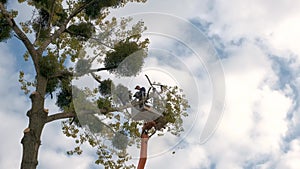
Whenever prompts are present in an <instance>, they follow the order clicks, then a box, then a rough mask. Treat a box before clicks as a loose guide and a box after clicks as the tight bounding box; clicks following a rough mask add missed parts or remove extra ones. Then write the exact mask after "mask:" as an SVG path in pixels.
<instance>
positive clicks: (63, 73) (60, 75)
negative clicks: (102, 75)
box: [49, 66, 118, 82]
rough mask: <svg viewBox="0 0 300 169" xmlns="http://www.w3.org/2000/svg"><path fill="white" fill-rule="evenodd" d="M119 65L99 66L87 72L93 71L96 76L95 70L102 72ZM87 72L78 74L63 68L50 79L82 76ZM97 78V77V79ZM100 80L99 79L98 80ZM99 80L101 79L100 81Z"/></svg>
mask: <svg viewBox="0 0 300 169" xmlns="http://www.w3.org/2000/svg"><path fill="white" fill-rule="evenodd" d="M117 67H118V66H111V67H104V68H97V69H90V70H89V71H88V72H87V73H85V74H88V73H91V74H92V76H93V77H94V76H95V74H94V72H100V71H103V70H112V69H115V68H117ZM85 74H76V73H73V72H70V71H67V70H63V71H60V72H57V73H55V74H54V75H52V76H50V77H49V79H53V78H63V77H71V76H75V77H78V76H82V75H85ZM95 80H97V79H95ZM97 81H98V80H97ZM98 82H99V81H98Z"/></svg>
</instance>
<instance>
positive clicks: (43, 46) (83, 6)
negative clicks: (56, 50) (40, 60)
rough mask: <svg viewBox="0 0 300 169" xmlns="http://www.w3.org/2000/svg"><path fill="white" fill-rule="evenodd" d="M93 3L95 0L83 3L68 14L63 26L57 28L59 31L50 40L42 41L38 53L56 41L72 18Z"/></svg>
mask: <svg viewBox="0 0 300 169" xmlns="http://www.w3.org/2000/svg"><path fill="white" fill-rule="evenodd" d="M94 2H95V0H92V1H90V2H88V3H84V4H82V5H80V6H79V7H78V8H76V9H75V10H74V11H73V12H72V13H71V14H70V16H69V17H68V18H67V19H66V20H65V21H64V22H63V24H62V25H61V26H60V27H59V29H58V30H56V31H55V32H54V33H53V35H52V36H51V37H50V38H48V39H47V40H45V41H44V43H43V44H42V45H41V46H40V47H39V49H38V52H39V53H42V52H43V51H44V50H45V49H46V47H47V46H48V45H49V44H50V43H51V42H52V41H53V40H55V39H57V38H58V37H59V36H60V35H61V34H62V33H63V32H64V31H65V30H66V29H67V25H68V23H69V22H70V20H71V19H72V18H74V17H75V16H76V15H77V14H79V13H80V12H82V11H83V10H84V9H85V8H86V7H88V6H89V5H91V4H92V3H94Z"/></svg>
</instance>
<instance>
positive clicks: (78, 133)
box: [0, 0, 188, 169]
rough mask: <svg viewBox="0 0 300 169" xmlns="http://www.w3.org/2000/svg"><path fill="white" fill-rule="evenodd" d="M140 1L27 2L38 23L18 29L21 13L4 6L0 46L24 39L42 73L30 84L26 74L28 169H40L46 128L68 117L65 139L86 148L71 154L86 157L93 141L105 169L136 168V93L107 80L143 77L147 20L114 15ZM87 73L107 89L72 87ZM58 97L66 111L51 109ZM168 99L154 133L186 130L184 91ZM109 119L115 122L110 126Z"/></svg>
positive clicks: (169, 92)
mask: <svg viewBox="0 0 300 169" xmlns="http://www.w3.org/2000/svg"><path fill="white" fill-rule="evenodd" d="M134 1H135V2H145V1H146V0H19V3H27V5H29V6H31V7H32V8H34V10H33V13H32V17H31V18H28V20H27V21H22V22H20V23H17V22H16V21H15V18H16V16H17V15H18V11H17V10H15V9H13V10H10V9H8V8H7V5H8V4H7V3H8V2H7V1H6V0H0V11H1V12H0V30H1V31H0V41H5V40H7V39H10V38H17V39H19V40H20V42H21V43H23V44H24V46H25V47H26V49H27V51H26V52H25V54H24V59H25V60H26V61H27V60H28V59H31V60H32V63H33V65H32V66H33V67H34V70H35V79H34V81H28V80H27V79H25V78H24V77H25V76H24V75H25V73H24V72H23V71H22V70H20V79H19V82H20V83H21V85H22V87H21V89H22V90H24V92H25V94H29V97H30V99H31V108H30V110H28V111H27V113H26V115H27V116H28V120H29V125H28V127H27V128H26V129H25V130H24V136H23V138H22V141H21V143H22V145H23V156H22V162H21V168H22V169H34V168H36V167H37V165H38V152H39V147H40V145H41V134H42V131H43V129H44V127H45V124H47V123H50V122H53V121H57V120H61V119H66V120H65V121H64V122H63V128H62V130H63V133H64V134H65V135H66V136H67V137H72V138H74V140H75V142H76V143H77V144H78V146H77V147H75V148H74V150H71V151H68V154H70V155H71V154H74V153H75V154H81V153H82V150H81V149H80V145H82V144H84V143H85V142H87V143H88V144H89V145H91V146H92V147H95V148H96V149H97V155H98V159H97V160H96V163H97V164H101V165H104V166H105V168H132V167H134V165H133V164H129V163H128V161H129V160H130V155H129V154H128V153H127V152H126V147H127V146H131V145H134V143H136V141H137V140H139V139H140V136H141V134H140V133H139V129H140V128H141V127H142V126H143V122H142V121H137V120H130V119H128V118H127V117H128V112H127V111H126V104H127V103H129V102H131V97H128V95H130V94H131V92H130V91H129V90H128V89H127V88H126V87H125V86H122V85H120V84H119V85H116V86H115V85H114V83H113V81H112V80H110V79H103V78H104V77H102V76H101V74H99V72H102V71H108V72H109V73H110V74H114V75H116V76H118V77H123V76H135V75H137V74H138V73H139V72H140V70H141V68H142V66H143V63H144V58H145V57H146V56H147V45H148V43H149V40H148V39H143V38H142V35H141V34H142V32H143V31H144V30H145V29H146V27H145V26H144V24H143V22H141V21H140V22H137V23H134V24H133V23H131V22H130V21H131V19H130V18H121V19H119V20H117V19H116V18H114V17H113V18H108V17H107V16H108V15H109V10H110V9H112V8H120V7H123V6H124V5H125V4H126V3H128V2H134ZM62 4H64V5H62ZM31 37H34V38H31ZM32 39H33V40H32ZM91 51H92V52H91ZM90 53H93V54H90ZM128 58H130V59H128ZM94 65H102V66H103V67H96V68H93V66H94ZM86 75H89V76H90V77H92V78H93V79H94V80H95V81H97V82H99V87H98V88H95V89H87V88H80V87H78V86H77V87H76V86H74V85H72V80H76V79H78V78H80V77H84V76H86ZM53 94H56V95H57V97H55V98H56V99H57V100H56V104H57V106H59V107H60V109H61V112H58V113H53V112H50V111H49V110H48V109H46V108H45V99H46V98H49V97H47V96H51V97H50V98H53ZM161 97H162V98H163V100H164V108H163V109H162V114H163V115H162V116H160V117H159V118H157V119H155V122H156V123H155V124H156V125H155V126H154V129H153V130H155V131H157V130H158V131H161V132H164V131H166V130H167V131H168V132H171V133H172V134H174V135H178V134H179V133H180V132H182V131H183V128H182V117H183V116H186V115H187V113H186V108H187V107H188V104H187V101H186V99H185V98H184V95H183V94H182V91H181V90H179V89H178V88H177V87H166V90H165V92H163V94H162V96H161ZM124 106H125V107H124ZM157 108H158V109H159V107H157ZM160 109H161V108H160ZM118 112H119V113H118ZM120 113H121V114H120ZM123 115H124V117H126V118H123ZM101 119H112V120H110V121H109V122H108V123H104V122H103V120H101ZM124 119H125V120H124ZM165 129H166V130H165ZM99 135H100V136H99ZM128 138H131V139H128ZM106 139H110V140H111V146H109V145H105V144H103V141H105V140H106ZM111 147H114V148H111Z"/></svg>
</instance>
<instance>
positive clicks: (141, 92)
mask: <svg viewBox="0 0 300 169" xmlns="http://www.w3.org/2000/svg"><path fill="white" fill-rule="evenodd" d="M134 89H135V90H138V91H137V92H136V93H135V94H134V95H133V97H135V98H137V99H139V102H141V103H140V108H142V106H143V105H144V102H145V98H146V89H145V88H144V87H140V86H139V85H137V86H136V87H135V88H134Z"/></svg>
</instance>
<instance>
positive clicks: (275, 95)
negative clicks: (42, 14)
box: [0, 0, 300, 169]
mask: <svg viewBox="0 0 300 169" xmlns="http://www.w3.org/2000/svg"><path fill="white" fill-rule="evenodd" d="M299 6H300V3H299V2H296V1H292V0H287V1H279V2H277V1H276V2H274V1H271V0H267V1H259V0H255V1H238V0H231V1H222V0H215V1H207V0H202V1H188V2H184V1H170V0H168V1H158V0H157V1H155V0H153V1H149V2H147V3H146V4H143V5H140V4H135V5H128V6H126V8H124V9H121V10H116V11H115V12H114V14H117V15H119V16H122V15H128V14H132V13H138V12H165V13H169V14H173V15H178V16H180V17H184V18H195V17H199V18H200V19H202V20H204V21H206V22H210V23H211V24H210V26H209V27H208V30H207V31H208V34H207V35H208V36H212V35H217V36H219V38H220V39H219V41H220V42H222V43H223V44H224V45H225V47H224V51H223V52H225V53H226V54H227V55H228V58H226V59H224V60H222V62H223V64H224V69H225V76H226V93H227V96H226V99H227V101H226V111H225V113H224V115H223V119H222V121H221V123H220V125H219V127H218V129H217V131H216V133H215V134H214V135H213V137H212V138H211V139H210V140H209V141H208V142H207V143H205V144H203V145H201V146H199V145H194V144H192V142H193V143H194V140H193V139H191V138H190V137H192V136H193V135H197V134H200V132H201V129H202V124H203V123H204V122H205V119H206V117H207V116H208V114H205V113H206V111H203V113H204V114H201V115H203V117H205V118H203V119H202V118H201V119H200V122H201V124H200V125H198V126H196V127H195V128H194V129H193V131H192V132H191V135H190V136H189V137H188V138H186V139H185V140H184V141H185V144H187V145H185V146H184V148H183V149H179V150H178V151H176V153H175V154H172V153H171V152H168V153H165V154H163V155H161V156H158V157H154V158H150V159H149V160H148V161H147V165H146V167H148V168H187V169H188V168H196V169H198V168H210V166H215V167H216V168H218V169H219V168H245V166H247V165H249V166H250V164H252V165H253V167H252V168H278V169H279V168H287V169H296V168H297V167H298V166H299V165H300V164H299V160H298V159H299V155H300V149H299V147H300V144H299V142H300V141H299V139H298V137H297V134H299V132H297V127H299V126H300V116H299V113H297V112H299V109H295V110H291V109H292V108H293V107H292V106H293V105H295V104H296V103H299V101H298V100H293V99H294V98H297V97H295V94H293V92H294V91H293V90H295V91H297V92H299V91H300V89H299V87H296V88H295V89H291V87H292V86H293V85H294V86H299V84H300V83H299V78H298V80H297V79H292V80H291V81H290V82H288V84H287V85H286V86H287V87H286V90H283V91H281V90H280V89H277V90H275V89H274V85H275V84H276V83H277V82H278V80H279V79H280V78H279V77H278V76H279V74H276V73H275V71H274V67H272V63H273V62H272V60H271V59H270V58H269V57H268V56H267V55H268V54H276V55H278V56H279V57H284V58H286V59H294V61H293V62H291V63H289V66H290V68H291V72H290V73H294V76H296V78H297V75H298V74H299V73H298V71H299V65H300V62H299V60H300V59H299V55H300V50H299V47H298V46H297V44H298V39H299V37H300V31H298V30H299V28H300V26H299V23H300V22H299V18H300V13H299V10H298V9H299ZM26 9H27V8H26ZM22 10H23V9H22ZM24 11H28V12H30V10H23V11H22V12H24ZM22 16H23V15H22ZM20 17H21V16H20ZM154 23H155V22H154ZM157 24H158V25H159V24H162V23H157ZM169 26H172V25H169ZM168 29H170V31H173V30H172V29H171V27H169V28H168ZM165 31H166V30H165ZM256 38H258V39H262V40H263V42H262V43H264V45H265V46H266V48H267V49H268V50H266V51H263V50H262V49H261V46H257V44H256V42H255V39H256ZM239 39H244V40H243V41H242V43H241V44H240V46H237V45H232V44H231V43H230V42H231V41H232V40H234V41H237V40H239ZM154 42H155V41H154ZM156 43H159V40H158V41H157V42H156ZM157 46H160V47H165V48H167V47H169V46H168V45H166V44H161V45H160V44H158V45H157ZM266 52H267V53H266ZM11 53H12V52H11V51H9V50H8V48H6V47H3V46H1V51H0V57H1V62H0V76H1V79H7V81H5V82H3V83H1V84H0V85H1V87H0V94H1V95H2V96H5V97H4V98H2V100H3V101H1V103H0V116H1V119H2V120H3V121H5V122H7V123H1V124H0V130H1V131H0V133H1V134H2V136H3V137H2V138H5V140H4V141H3V143H2V144H1V145H2V146H1V150H3V151H2V154H0V168H18V167H19V164H20V158H21V144H20V139H21V137H22V130H23V128H25V127H26V123H27V121H26V120H27V119H26V116H25V112H26V111H27V109H28V108H29V103H28V98H26V97H21V96H22V95H21V93H20V92H19V86H18V85H15V84H16V82H17V76H18V74H17V73H16V72H15V71H14V65H15V64H16V62H17V60H16V59H15V58H16V57H15V56H12V54H11ZM295 55H296V56H295ZM192 61H193V60H189V61H187V62H188V63H191V65H192V64H193V65H195V62H193V63H192ZM174 72H176V71H174ZM176 73H177V72H176ZM178 74H179V73H178ZM182 76H183V75H182ZM201 80H204V81H205V82H204V84H201V86H200V88H203V89H202V90H200V91H201V92H207V90H205V89H206V87H207V86H209V85H210V84H209V82H208V79H206V78H204V79H201ZM12 82H13V83H12ZM11 84H13V85H11ZM288 86H289V90H288ZM201 94H203V93H201ZM206 94H207V95H210V93H209V92H208V93H206ZM202 103H203V107H202V108H204V107H209V106H207V105H209V104H210V103H209V102H208V101H207V102H205V101H203V102H202ZM10 105H14V106H10ZM47 106H49V107H51V110H52V111H53V110H55V111H57V109H55V108H54V107H52V106H53V102H49V104H47ZM20 112H21V113H22V114H17V113H20ZM288 113H292V114H293V116H292V117H291V119H289V118H287V115H288ZM201 117H202V116H201ZM11 124H14V125H11ZM59 128H60V127H59V123H53V124H51V125H47V126H46V128H45V132H44V133H43V134H44V135H43V140H42V142H43V145H42V147H41V153H40V161H39V162H40V167H42V168H62V166H66V167H70V168H71V167H74V168H76V167H77V168H88V167H89V165H88V164H91V163H93V157H90V155H89V154H88V155H86V156H79V157H67V156H66V155H65V154H64V153H63V150H62V149H64V150H67V149H68V148H71V146H72V140H69V139H66V138H64V136H63V135H62V134H57V132H60V131H59ZM7 129H9V132H8V130H7ZM16 133H19V134H16ZM287 134H292V137H293V138H292V140H291V141H287V142H285V140H284V139H285V136H286V135H287ZM153 140H154V138H153ZM170 140H172V138H169V137H167V136H165V138H164V144H166V145H168V143H170ZM183 145H184V144H183ZM156 146H159V144H158V143H155V141H151V140H150V141H149V148H151V147H152V148H153V149H154V150H160V148H159V147H157V148H155V147H156ZM180 146H181V145H180ZM16 147H19V148H16ZM283 147H288V149H287V150H286V151H284V150H283ZM7 152H10V153H7ZM49 159H51V160H49ZM53 160H54V161H55V163H51V161H53Z"/></svg>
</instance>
